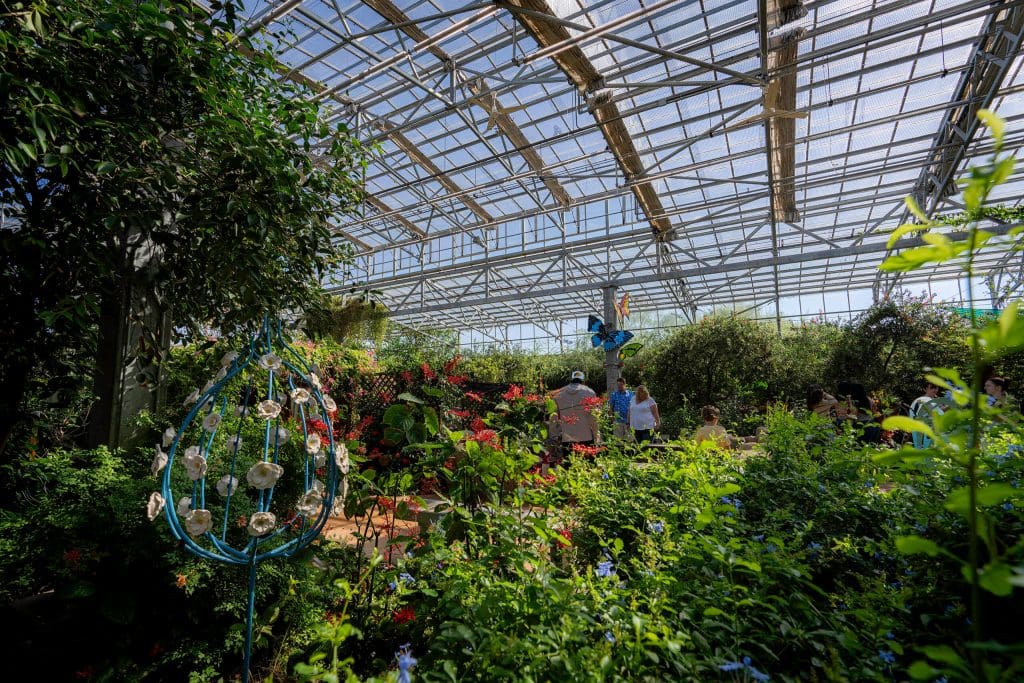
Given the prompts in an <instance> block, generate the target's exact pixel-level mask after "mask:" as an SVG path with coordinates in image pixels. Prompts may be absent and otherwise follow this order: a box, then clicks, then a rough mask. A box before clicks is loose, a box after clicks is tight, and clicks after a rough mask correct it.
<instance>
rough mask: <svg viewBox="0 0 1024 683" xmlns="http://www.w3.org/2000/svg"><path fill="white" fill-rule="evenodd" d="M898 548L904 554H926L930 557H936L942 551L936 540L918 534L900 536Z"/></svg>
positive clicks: (897, 542) (897, 541)
mask: <svg viewBox="0 0 1024 683" xmlns="http://www.w3.org/2000/svg"><path fill="white" fill-rule="evenodd" d="M896 550H898V551H900V552H901V553H902V554H904V555H918V554H924V555H928V556H929V557H935V556H936V555H938V554H939V553H941V552H942V548H940V547H939V545H938V543H936V542H935V541H929V540H928V539H927V538H921V537H920V536H916V535H914V536H898V537H897V538H896Z"/></svg>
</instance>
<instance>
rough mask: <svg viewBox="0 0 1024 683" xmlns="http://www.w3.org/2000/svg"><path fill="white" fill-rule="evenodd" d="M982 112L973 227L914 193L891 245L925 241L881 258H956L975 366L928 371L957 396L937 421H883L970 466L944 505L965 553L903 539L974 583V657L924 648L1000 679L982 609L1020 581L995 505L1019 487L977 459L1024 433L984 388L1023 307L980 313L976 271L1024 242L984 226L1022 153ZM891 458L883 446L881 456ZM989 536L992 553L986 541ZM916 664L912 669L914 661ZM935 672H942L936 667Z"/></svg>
mask: <svg viewBox="0 0 1024 683" xmlns="http://www.w3.org/2000/svg"><path fill="white" fill-rule="evenodd" d="M978 117H979V118H980V119H981V120H982V121H983V122H984V123H985V124H986V125H987V126H988V129H989V132H990V133H991V135H992V138H993V142H994V151H993V153H992V157H991V159H990V160H989V161H988V163H986V164H984V165H981V166H975V167H973V168H971V170H970V173H969V175H968V177H967V178H966V179H965V180H963V181H962V185H963V202H964V206H965V209H966V215H967V217H968V221H967V223H966V228H967V229H966V231H963V232H959V233H946V232H940V231H939V228H941V227H942V226H943V225H944V224H943V223H941V222H939V221H935V220H932V219H930V218H929V217H928V216H926V215H925V213H924V212H923V211H922V210H921V208H920V206H918V204H917V202H916V201H914V199H913V198H910V197H908V198H907V200H906V204H907V207H908V208H909V210H910V211H911V213H912V214H913V215H914V216H915V217H916V218H917V221H918V222H916V223H911V224H906V225H901V226H900V227H898V228H897V229H896V230H895V231H894V232H893V234H892V236H891V237H890V239H889V246H890V247H892V246H894V245H896V244H897V243H898V241H899V240H900V238H902V237H904V236H905V235H908V234H913V233H920V237H921V240H922V241H923V244H922V245H920V246H914V247H912V248H908V249H904V250H903V251H900V252H899V253H897V254H894V255H892V256H890V257H889V258H887V259H886V260H885V261H884V262H883V263H882V265H881V266H880V268H881V269H882V270H884V271H888V272H911V271H915V270H919V269H922V268H926V267H930V266H933V265H938V264H955V265H956V266H958V267H959V269H960V271H961V272H962V273H963V277H964V280H965V283H966V287H967V296H968V300H969V301H968V306H969V310H970V324H971V325H970V327H971V329H970V334H969V342H970V351H971V376H970V378H969V379H968V380H965V379H963V378H962V377H961V375H960V373H958V372H957V371H955V370H952V369H938V368H937V369H935V370H933V371H932V372H931V373H930V374H928V375H927V378H928V379H929V381H931V382H934V383H936V384H939V385H940V386H948V387H949V389H950V392H951V396H952V405H951V406H949V408H948V409H947V410H945V412H943V413H941V414H937V415H935V417H934V419H933V424H931V425H929V424H925V423H924V422H923V421H920V420H913V419H910V418H906V417H892V418H889V419H887V420H886V421H885V423H884V424H883V427H885V428H887V429H906V430H908V431H914V432H919V433H923V434H925V435H927V436H928V437H929V438H931V439H932V440H933V446H932V447H930V448H928V449H925V450H923V451H920V450H913V449H911V450H910V451H905V452H901V453H900V454H899V455H898V457H900V458H902V459H904V460H910V461H919V460H920V459H921V456H922V455H926V456H939V457H944V458H949V459H951V460H952V461H953V462H955V463H957V464H958V465H959V466H961V467H963V469H964V474H965V475H966V476H965V480H966V485H965V486H963V487H960V488H957V489H955V490H953V491H952V492H950V494H949V496H948V497H947V499H946V507H947V509H949V510H950V511H952V512H954V513H957V514H959V515H962V516H963V517H964V519H965V520H966V522H967V530H968V538H967V539H966V544H967V557H966V558H961V557H958V556H957V555H956V554H955V553H954V552H953V551H952V550H950V549H947V548H942V547H940V546H939V545H938V544H936V543H935V542H934V541H931V540H928V539H926V538H922V537H920V536H906V537H902V538H901V539H899V541H898V543H897V546H898V547H899V548H900V549H901V550H902V551H903V552H906V553H925V554H928V555H933V556H934V555H939V554H942V555H946V556H948V557H950V558H952V559H955V560H956V561H958V562H960V563H961V564H962V568H963V573H964V576H965V578H966V579H967V581H968V582H969V584H970V604H971V629H972V636H973V641H974V642H973V643H972V644H971V647H970V655H969V659H970V664H969V666H968V665H967V663H966V662H965V661H964V660H963V659H962V658H961V657H960V656H959V655H956V654H955V653H950V652H946V651H941V652H940V651H938V650H935V649H931V650H929V649H926V650H925V653H926V654H929V655H932V656H933V657H934V658H935V659H937V660H938V661H942V662H943V663H945V664H947V665H950V666H952V667H953V668H954V670H957V669H958V670H957V671H956V672H957V673H958V674H959V675H961V676H963V675H968V676H973V678H974V679H975V680H978V681H983V680H994V679H996V678H997V676H998V667H989V666H986V661H985V658H986V653H990V652H994V651H997V650H999V649H1001V648H1002V646H1000V645H998V644H997V645H995V646H994V647H993V646H992V645H991V644H989V643H986V637H987V636H988V635H989V634H987V633H986V630H985V628H984V624H985V622H984V614H983V613H982V591H988V592H990V593H992V594H994V595H997V596H1006V595H1009V594H1010V593H1011V592H1012V589H1013V586H1014V585H1021V584H1022V583H1024V582H1022V581H1021V580H1020V579H1021V577H1020V572H1019V569H1020V568H1019V567H1018V568H1017V571H1015V570H1014V569H1013V568H1011V567H1010V566H1009V565H1008V563H1007V557H1009V556H1011V555H1012V553H1013V552H1015V551H1016V550H1018V549H1019V548H1020V547H1021V544H1022V543H1024V541H1021V540H1017V541H1016V544H1014V543H1013V542H1012V541H1011V542H1009V543H998V542H996V529H997V527H996V524H995V521H994V518H993V516H992V515H990V514H989V512H988V511H989V510H991V509H992V508H993V507H995V506H997V505H1001V504H1003V503H1004V501H1006V499H1007V498H1009V497H1011V496H1013V495H1015V494H1016V489H1014V488H1013V487H1012V486H1011V485H1009V484H999V483H983V481H982V478H981V476H980V469H981V468H980V467H979V465H980V464H981V463H982V462H983V459H982V455H983V453H982V447H983V444H984V441H985V439H987V438H990V435H992V434H993V433H994V432H998V431H1003V430H1008V431H1011V432H1013V433H1014V434H1015V435H1016V436H1017V437H1022V436H1024V427H1022V424H1021V416H1020V413H1019V412H1018V411H1017V409H1016V408H1015V407H1006V406H1000V405H989V403H988V401H987V400H986V396H985V394H984V393H983V392H982V383H983V381H984V377H985V371H986V369H987V368H988V367H989V366H990V365H991V364H993V363H995V362H997V361H999V360H1000V359H1001V358H1004V357H1005V356H1007V355H1009V354H1011V353H1014V352H1017V351H1020V350H1021V349H1024V317H1022V316H1021V314H1020V301H1013V302H1011V303H1010V304H1009V305H1007V307H1006V309H1005V310H1004V311H1003V312H1002V314H1001V315H1000V316H999V318H998V320H995V321H991V322H988V323H984V322H983V321H981V320H979V319H978V317H977V316H976V314H975V300H976V293H975V282H974V280H975V277H976V276H977V275H978V274H979V273H978V272H977V263H978V256H979V254H980V253H981V252H982V251H983V250H991V249H1011V250H1018V251H1019V250H1020V249H1021V247H1022V245H1021V235H1022V233H1024V227H1022V226H1015V227H1012V228H1011V229H1010V230H1009V231H1008V232H1007V235H1006V237H1005V238H1002V239H1000V238H999V237H998V236H997V235H996V233H994V232H992V231H988V230H985V229H983V228H982V227H981V225H980V221H981V219H982V218H983V217H984V215H985V213H984V211H985V203H986V201H987V200H988V197H989V196H990V194H991V193H992V191H993V190H994V189H995V188H996V187H997V186H998V185H1000V184H1001V183H1003V182H1004V181H1005V180H1006V179H1007V178H1009V177H1010V175H1011V174H1012V172H1013V168H1014V164H1015V162H1016V159H1015V157H1014V155H1013V154H1012V153H1008V152H1004V150H1003V140H1004V136H1003V131H1004V122H1003V120H1002V119H1001V118H999V117H998V116H997V115H996V114H995V113H993V112H990V111H987V110H982V111H980V112H978ZM883 459H885V456H883ZM983 544H984V553H983V548H982V545H983ZM918 671H919V672H920V673H923V674H926V675H931V671H932V670H931V667H930V666H929V665H927V664H924V663H922V664H921V666H920V667H918ZM912 673H913V671H912ZM935 673H938V672H937V671H936V672H935Z"/></svg>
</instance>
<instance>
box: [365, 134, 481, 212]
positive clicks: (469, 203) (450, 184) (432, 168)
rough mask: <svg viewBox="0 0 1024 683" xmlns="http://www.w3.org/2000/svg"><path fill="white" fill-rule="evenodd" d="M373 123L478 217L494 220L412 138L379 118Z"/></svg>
mask: <svg viewBox="0 0 1024 683" xmlns="http://www.w3.org/2000/svg"><path fill="white" fill-rule="evenodd" d="M373 123H374V125H376V126H377V127H378V128H380V130H381V131H383V132H384V133H385V134H387V136H388V137H389V138H390V139H391V141H392V142H394V143H395V144H396V145H397V146H398V148H399V149H400V150H402V151H403V152H405V154H406V156H408V157H409V158H410V159H412V160H413V162H415V163H416V164H419V165H420V166H422V167H423V168H425V169H426V170H427V171H428V172H429V173H430V175H431V176H433V178H434V180H436V181H437V182H439V183H441V185H443V186H444V188H445V189H446V190H448V191H449V192H451V193H452V194H454V195H459V201H461V202H462V203H463V204H465V206H466V208H468V209H469V210H470V211H472V212H473V213H474V214H476V216H477V217H478V218H480V219H481V220H483V221H487V222H490V221H493V220H494V217H493V216H492V215H491V214H489V213H487V210H486V209H485V208H484V207H482V206H480V205H479V204H477V203H476V201H474V200H473V198H472V197H470V196H469V195H468V194H465V193H462V188H460V187H459V186H458V185H456V184H455V181H454V180H452V179H451V178H449V177H448V175H447V174H446V173H445V172H444V171H442V170H441V169H440V168H438V166H437V164H435V163H434V161H433V160H432V159H431V158H430V157H429V156H427V155H426V154H425V153H424V152H423V150H421V149H420V148H419V147H417V146H416V144H415V143H414V142H413V141H412V140H410V139H409V138H407V137H405V135H403V134H402V133H401V132H400V131H398V130H395V126H393V125H392V124H390V123H387V122H384V121H381V120H376V121H374V122H373ZM459 193H462V194H461V195H460V194H459Z"/></svg>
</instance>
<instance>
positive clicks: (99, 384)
mask: <svg viewBox="0 0 1024 683" xmlns="http://www.w3.org/2000/svg"><path fill="white" fill-rule="evenodd" d="M124 304H125V297H124V296H117V295H108V296H104V297H103V300H102V301H101V303H100V317H99V330H98V335H97V337H98V339H97V344H96V369H95V372H94V374H93V390H92V394H93V404H92V408H91V409H90V410H89V417H88V425H87V427H86V432H85V446H86V447H87V448H96V447H98V446H104V445H107V446H115V445H117V440H118V436H119V431H120V430H119V426H120V409H119V408H120V403H121V386H122V374H123V367H124V361H123V359H124V349H125V346H126V344H125V339H124V337H125V328H126V327H127V325H126V323H127V321H126V318H127V314H126V311H125V305H124Z"/></svg>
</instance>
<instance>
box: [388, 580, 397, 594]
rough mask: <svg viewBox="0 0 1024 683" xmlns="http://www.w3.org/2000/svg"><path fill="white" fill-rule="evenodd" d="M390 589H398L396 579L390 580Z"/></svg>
mask: <svg viewBox="0 0 1024 683" xmlns="http://www.w3.org/2000/svg"><path fill="white" fill-rule="evenodd" d="M388 590H390V591H392V592H394V591H396V590H398V584H397V583H395V582H394V581H391V582H389V583H388Z"/></svg>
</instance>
